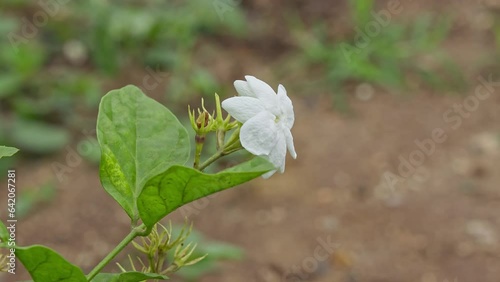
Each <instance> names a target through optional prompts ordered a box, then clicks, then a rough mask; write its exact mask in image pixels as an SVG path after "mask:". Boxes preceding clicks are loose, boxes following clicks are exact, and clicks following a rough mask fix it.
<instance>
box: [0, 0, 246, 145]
mask: <svg viewBox="0 0 500 282" xmlns="http://www.w3.org/2000/svg"><path fill="white" fill-rule="evenodd" d="M207 11H209V12H207ZM244 32H245V20H244V17H243V14H242V13H241V11H240V10H239V9H238V7H233V9H232V11H231V12H230V13H225V14H224V20H221V19H220V18H219V15H218V14H217V12H216V11H215V10H214V7H213V6H212V3H211V2H210V1H202V0H195V1H160V0H146V1H97V0H94V1H59V2H58V1H14V0H9V1H2V3H0V34H6V35H7V36H2V37H1V38H0V108H1V109H2V115H1V120H2V121H3V122H2V123H1V124H0V142H1V143H4V144H16V145H17V144H19V147H20V148H21V149H23V152H30V153H36V154H44V153H51V152H54V151H57V150H60V149H61V148H63V147H64V146H65V145H67V143H68V142H70V138H69V132H68V131H69V130H71V129H72V128H73V129H76V128H80V129H81V127H82V126H81V122H82V117H83V114H85V113H86V112H92V113H95V111H96V109H97V105H98V103H99V100H100V97H101V96H102V93H103V92H104V91H103V89H102V88H103V86H102V84H103V82H106V81H108V80H110V79H113V78H116V77H117V76H118V75H120V74H121V73H124V72H126V71H127V70H128V69H130V68H136V69H141V68H142V69H148V70H153V71H154V72H160V71H161V72H167V73H169V77H168V79H169V83H168V86H167V87H168V88H167V89H165V90H164V91H165V93H166V95H167V96H168V100H169V102H172V101H173V102H176V101H177V102H185V101H186V100H189V99H190V98H191V97H192V96H193V95H199V94H200V93H214V92H215V91H216V89H217V88H219V85H218V82H217V81H216V79H215V78H214V77H213V76H212V75H211V73H210V72H209V71H207V69H206V67H205V66H202V65H201V64H200V63H198V62H197V60H196V58H195V54H194V53H195V50H196V49H197V46H198V45H200V44H205V43H204V42H203V38H204V37H205V36H209V35H218V34H221V35H226V34H230V35H233V36H241V35H243V34H244ZM158 77H160V76H158ZM160 78H161V79H165V77H164V76H161V77H160ZM155 79H157V77H155ZM153 82H155V81H153ZM123 84H127V82H123ZM158 85H159V84H158V83H154V84H152V86H151V85H143V87H146V88H148V87H150V88H153V87H154V88H156V87H158ZM163 85H165V84H163ZM147 90H153V89H147ZM93 119H94V118H92V122H93ZM64 131H66V132H64ZM44 132H45V134H43V133H44ZM49 135H50V136H49Z"/></svg>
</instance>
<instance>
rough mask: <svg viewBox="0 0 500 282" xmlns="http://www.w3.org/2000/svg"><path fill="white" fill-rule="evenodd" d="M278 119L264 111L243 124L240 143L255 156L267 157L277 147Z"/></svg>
mask: <svg viewBox="0 0 500 282" xmlns="http://www.w3.org/2000/svg"><path fill="white" fill-rule="evenodd" d="M275 119H276V117H275V116H274V115H273V114H271V113H270V112H268V111H262V112H260V113H259V114H257V115H256V116H254V117H253V118H251V119H249V120H248V121H247V122H245V123H244V124H243V126H242V127H241V131H240V141H241V145H243V148H245V149H246V150H247V151H249V152H250V153H252V154H254V155H257V156H259V155H267V154H269V153H270V152H271V150H272V149H273V148H274V146H275V145H276V140H277V136H278V126H277V125H276V122H275V121H274V120H275Z"/></svg>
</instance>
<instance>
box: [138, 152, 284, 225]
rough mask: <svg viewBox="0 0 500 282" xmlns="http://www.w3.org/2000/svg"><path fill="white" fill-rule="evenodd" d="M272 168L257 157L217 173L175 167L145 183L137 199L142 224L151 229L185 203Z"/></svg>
mask: <svg viewBox="0 0 500 282" xmlns="http://www.w3.org/2000/svg"><path fill="white" fill-rule="evenodd" d="M273 169H275V168H274V167H273V166H272V164H270V163H269V162H267V161H266V160H264V159H262V158H254V159H252V160H251V161H248V162H245V163H243V164H240V165H237V166H235V167H233V168H230V169H227V170H224V171H222V172H219V173H217V174H205V173H202V172H200V171H198V170H195V169H192V168H189V167H184V166H172V167H171V168H169V169H168V170H167V171H165V172H164V173H162V174H160V175H158V176H156V177H154V178H152V179H151V180H150V181H148V183H146V186H145V187H144V189H143V191H142V193H141V195H140V196H139V199H138V201H137V206H138V208H139V214H140V216H141V219H142V221H143V223H144V224H145V225H146V226H147V227H148V228H151V227H152V226H153V225H154V224H155V223H157V222H158V221H159V220H161V219H162V218H163V217H164V216H166V215H167V214H169V213H171V212H172V211H174V210H175V209H177V208H178V207H180V206H182V205H184V204H187V203H189V202H192V201H194V200H197V199H200V198H202V197H205V196H208V195H210V194H213V193H216V192H219V191H222V190H224V189H227V188H231V187H234V186H236V185H239V184H241V183H244V182H247V181H250V180H252V179H254V178H256V177H259V176H261V175H262V174H264V173H266V172H268V171H270V170H273Z"/></svg>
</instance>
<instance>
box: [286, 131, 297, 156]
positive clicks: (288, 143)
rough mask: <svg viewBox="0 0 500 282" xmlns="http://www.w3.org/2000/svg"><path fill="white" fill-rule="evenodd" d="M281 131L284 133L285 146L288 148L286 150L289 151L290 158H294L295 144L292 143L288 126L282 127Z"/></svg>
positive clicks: (295, 154)
mask: <svg viewBox="0 0 500 282" xmlns="http://www.w3.org/2000/svg"><path fill="white" fill-rule="evenodd" d="M283 133H284V134H285V140H286V147H287V148H288V152H290V155H292V158H294V159H296V158H297V153H296V152H295V146H294V145H293V136H292V132H290V129H288V128H283Z"/></svg>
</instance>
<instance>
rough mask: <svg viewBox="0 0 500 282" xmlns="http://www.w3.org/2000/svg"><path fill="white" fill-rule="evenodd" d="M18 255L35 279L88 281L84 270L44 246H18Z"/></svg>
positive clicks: (70, 281) (65, 281) (45, 280)
mask: <svg viewBox="0 0 500 282" xmlns="http://www.w3.org/2000/svg"><path fill="white" fill-rule="evenodd" d="M16 256H17V258H18V259H19V261H21V263H22V264H23V265H24V267H25V268H26V270H28V272H29V274H30V275H31V278H33V281H43V282H86V281H87V278H86V277H85V275H84V274H83V272H82V270H81V269H80V268H78V267H76V266H74V265H72V264H71V263H69V262H68V261H66V260H65V259H64V258H63V257H62V256H61V255H59V254H58V253H56V252H54V251H53V250H51V249H49V248H47V247H44V246H31V247H18V248H16Z"/></svg>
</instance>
